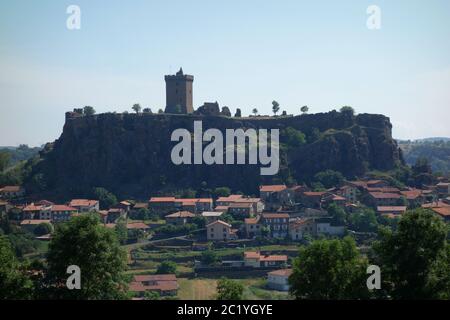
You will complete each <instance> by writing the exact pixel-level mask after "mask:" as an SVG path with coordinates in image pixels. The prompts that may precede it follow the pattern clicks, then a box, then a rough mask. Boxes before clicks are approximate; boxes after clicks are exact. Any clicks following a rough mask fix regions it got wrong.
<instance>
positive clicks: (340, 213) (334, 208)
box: [327, 203, 347, 226]
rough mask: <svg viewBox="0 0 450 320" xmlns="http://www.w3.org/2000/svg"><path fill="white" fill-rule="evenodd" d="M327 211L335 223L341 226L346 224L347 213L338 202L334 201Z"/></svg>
mask: <svg viewBox="0 0 450 320" xmlns="http://www.w3.org/2000/svg"><path fill="white" fill-rule="evenodd" d="M327 211H328V215H329V216H330V217H331V218H332V221H333V223H334V224H336V225H339V226H342V225H345V224H346V222H347V214H346V213H345V210H344V209H343V208H342V207H340V206H338V205H337V204H336V203H332V204H330V205H329V206H328V209H327Z"/></svg>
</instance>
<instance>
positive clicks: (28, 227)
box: [20, 219, 52, 232]
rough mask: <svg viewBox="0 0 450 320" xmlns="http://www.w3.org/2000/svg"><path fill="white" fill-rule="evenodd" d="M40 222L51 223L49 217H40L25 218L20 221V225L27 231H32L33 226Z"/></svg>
mask: <svg viewBox="0 0 450 320" xmlns="http://www.w3.org/2000/svg"><path fill="white" fill-rule="evenodd" d="M42 223H48V224H52V221H51V220H49V219H45V220H41V219H25V220H23V221H21V222H20V226H21V227H22V228H24V229H26V230H28V231H29V232H32V231H33V230H34V228H36V227H37V226H38V225H40V224H42Z"/></svg>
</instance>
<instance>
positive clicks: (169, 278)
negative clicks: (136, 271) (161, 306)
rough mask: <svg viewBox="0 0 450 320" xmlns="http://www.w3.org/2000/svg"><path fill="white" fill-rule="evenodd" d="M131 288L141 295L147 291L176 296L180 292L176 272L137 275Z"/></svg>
mask: <svg viewBox="0 0 450 320" xmlns="http://www.w3.org/2000/svg"><path fill="white" fill-rule="evenodd" d="M129 290H130V291H131V292H134V293H135V294H137V295H138V296H140V297H143V296H144V294H145V292H147V291H153V292H157V293H158V294H159V295H161V296H175V295H177V292H178V282H177V277H176V276H175V275H174V274H156V275H135V276H134V278H133V281H132V282H131V283H130V285H129Z"/></svg>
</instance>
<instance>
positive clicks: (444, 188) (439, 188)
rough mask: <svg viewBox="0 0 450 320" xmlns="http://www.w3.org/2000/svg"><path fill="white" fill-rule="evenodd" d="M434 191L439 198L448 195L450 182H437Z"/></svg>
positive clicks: (449, 193)
mask: <svg viewBox="0 0 450 320" xmlns="http://www.w3.org/2000/svg"><path fill="white" fill-rule="evenodd" d="M436 192H437V194H438V196H439V197H440V198H445V197H448V196H449V195H450V183H449V182H439V183H438V184H437V185H436Z"/></svg>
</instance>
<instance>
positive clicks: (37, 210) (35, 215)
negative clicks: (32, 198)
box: [22, 203, 51, 220]
mask: <svg viewBox="0 0 450 320" xmlns="http://www.w3.org/2000/svg"><path fill="white" fill-rule="evenodd" d="M50 209H51V206H44V205H36V204H34V203H31V204H29V205H27V206H25V207H24V208H23V210H22V219H23V220H39V219H41V217H45V218H46V219H47V220H50V219H51V212H50ZM43 210H46V211H47V213H43V214H42V215H41V211H43Z"/></svg>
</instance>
